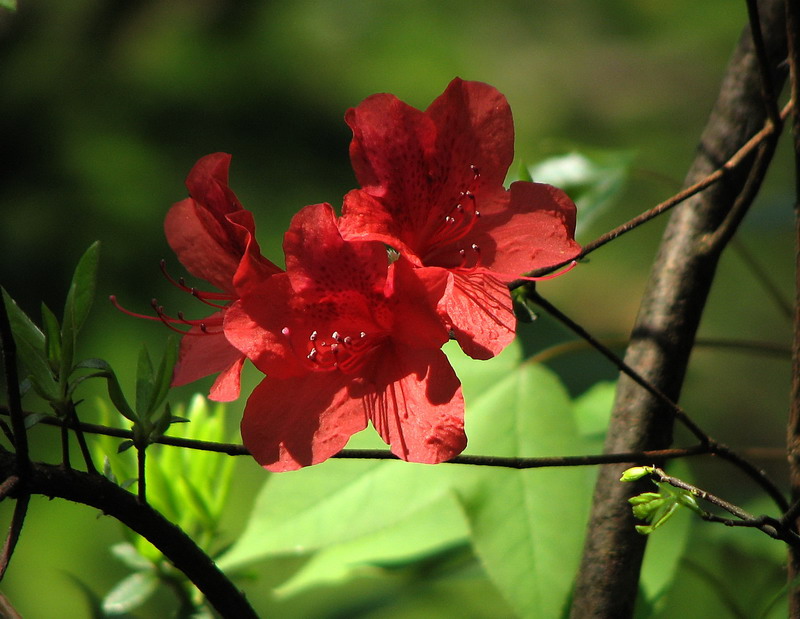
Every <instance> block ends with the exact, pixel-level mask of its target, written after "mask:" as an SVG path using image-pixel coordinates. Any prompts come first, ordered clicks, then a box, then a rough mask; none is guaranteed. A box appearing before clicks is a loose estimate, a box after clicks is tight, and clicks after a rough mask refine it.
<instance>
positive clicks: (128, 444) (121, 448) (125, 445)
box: [117, 439, 134, 454]
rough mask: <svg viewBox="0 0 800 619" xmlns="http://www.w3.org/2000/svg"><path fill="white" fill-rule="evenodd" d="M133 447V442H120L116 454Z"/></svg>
mask: <svg viewBox="0 0 800 619" xmlns="http://www.w3.org/2000/svg"><path fill="white" fill-rule="evenodd" d="M133 446H134V442H133V441H132V440H130V439H125V440H124V441H122V442H121V443H120V444H119V446H118V447H117V453H118V454H121V453H123V452H125V451H128V450H129V449H130V448H131V447H133Z"/></svg>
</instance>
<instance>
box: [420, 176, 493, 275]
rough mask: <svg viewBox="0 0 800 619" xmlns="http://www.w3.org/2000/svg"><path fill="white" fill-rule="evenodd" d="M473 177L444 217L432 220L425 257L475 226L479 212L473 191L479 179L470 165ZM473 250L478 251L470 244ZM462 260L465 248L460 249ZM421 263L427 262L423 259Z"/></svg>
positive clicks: (466, 233)
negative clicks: (432, 225) (432, 224)
mask: <svg viewBox="0 0 800 619" xmlns="http://www.w3.org/2000/svg"><path fill="white" fill-rule="evenodd" d="M470 170H471V171H472V174H473V177H472V180H471V181H470V183H469V185H468V186H467V188H466V189H464V191H461V192H460V193H459V194H458V198H457V200H456V201H455V204H454V205H453V206H451V207H450V209H449V210H448V211H447V213H446V214H445V216H444V219H441V220H439V221H438V222H434V228H433V231H432V232H431V233H430V234H429V235H428V239H427V243H426V245H427V250H428V251H427V253H426V257H430V256H432V255H433V254H436V253H437V250H438V249H440V248H441V247H443V246H445V245H450V244H452V243H455V242H457V241H459V240H461V239H463V238H464V237H465V236H467V235H468V234H469V233H470V232H471V231H472V229H473V228H474V227H475V224H476V223H477V221H478V219H480V216H481V213H480V211H479V210H478V207H477V203H476V198H475V194H474V191H475V189H476V187H477V184H478V179H480V176H481V175H480V172H479V171H478V168H477V167H475V166H474V165H470ZM471 249H472V250H473V251H476V252H477V251H479V249H478V246H477V245H475V244H472V246H471ZM459 253H460V254H461V257H462V261H463V262H466V261H467V254H468V253H469V252H467V251H466V250H463V249H462V250H460V251H459ZM423 263H426V264H427V263H428V261H427V260H423Z"/></svg>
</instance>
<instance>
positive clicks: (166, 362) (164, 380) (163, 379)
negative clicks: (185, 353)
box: [148, 336, 178, 411]
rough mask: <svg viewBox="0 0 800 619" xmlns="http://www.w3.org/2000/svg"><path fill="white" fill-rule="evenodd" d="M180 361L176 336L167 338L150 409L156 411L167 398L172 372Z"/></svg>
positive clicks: (154, 383) (155, 379)
mask: <svg viewBox="0 0 800 619" xmlns="http://www.w3.org/2000/svg"><path fill="white" fill-rule="evenodd" d="M177 362H178V342H177V340H176V339H175V338H174V337H171V336H170V337H168V338H167V344H166V347H165V348H164V354H163V356H162V357H161V363H160V364H159V365H158V372H157V373H156V375H155V377H154V378H153V391H152V397H151V399H150V403H149V405H148V406H149V408H148V410H150V411H154V410H156V409H157V408H158V407H159V406H161V403H162V402H163V401H164V400H165V399H166V397H167V394H168V393H169V388H170V386H171V385H172V372H173V370H174V369H175V364H176V363H177Z"/></svg>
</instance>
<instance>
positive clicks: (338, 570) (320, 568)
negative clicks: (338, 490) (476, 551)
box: [276, 495, 468, 596]
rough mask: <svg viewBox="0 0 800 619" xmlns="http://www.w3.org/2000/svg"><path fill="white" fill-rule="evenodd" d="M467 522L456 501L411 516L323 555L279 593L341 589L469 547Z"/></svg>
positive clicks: (446, 499)
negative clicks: (360, 578) (384, 569)
mask: <svg viewBox="0 0 800 619" xmlns="http://www.w3.org/2000/svg"><path fill="white" fill-rule="evenodd" d="M467 536H468V527H467V522H466V519H465V518H464V516H463V514H462V513H461V510H460V509H458V505H457V503H456V501H455V497H454V496H452V495H443V496H442V497H441V499H439V500H437V501H434V502H433V503H431V504H429V505H427V506H425V507H423V508H422V509H421V510H420V511H418V512H415V513H413V514H411V515H409V517H408V518H406V519H404V520H403V521H401V522H400V523H398V524H397V525H396V526H392V527H388V528H386V529H382V530H380V531H376V532H375V533H372V534H369V535H365V536H363V537H360V538H358V539H355V540H352V541H350V542H346V543H343V544H337V545H335V546H331V547H329V548H326V549H325V550H321V551H320V552H318V553H317V554H315V555H314V557H313V558H312V559H311V560H310V561H309V562H308V563H306V564H305V565H304V566H303V567H302V568H301V569H300V571H298V572H297V573H295V574H294V575H293V576H292V578H290V579H289V580H288V581H287V582H285V583H283V584H282V585H281V586H280V587H279V588H278V589H277V590H276V594H277V595H279V596H290V595H293V594H295V593H300V592H302V591H304V590H306V589H309V588H312V587H315V586H319V585H321V584H327V585H331V584H335V583H337V582H342V581H345V580H347V579H349V578H351V577H353V576H354V575H358V574H364V573H369V572H370V571H372V572H376V571H379V569H380V568H379V567H377V566H380V565H385V564H393V565H402V564H407V563H413V562H414V561H418V560H419V559H420V558H421V557H424V556H427V555H430V554H433V553H434V552H437V551H440V550H442V549H445V548H448V547H450V546H454V545H456V544H459V543H464V542H465V540H466V539H467Z"/></svg>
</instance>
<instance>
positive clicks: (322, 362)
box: [281, 327, 382, 374]
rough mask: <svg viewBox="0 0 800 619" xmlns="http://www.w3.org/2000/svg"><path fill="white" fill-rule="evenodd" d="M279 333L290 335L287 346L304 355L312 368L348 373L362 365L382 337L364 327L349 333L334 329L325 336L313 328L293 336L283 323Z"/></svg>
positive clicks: (287, 336)
mask: <svg viewBox="0 0 800 619" xmlns="http://www.w3.org/2000/svg"><path fill="white" fill-rule="evenodd" d="M281 333H282V334H283V336H284V337H286V338H289V339H290V346H291V348H292V349H293V350H294V351H295V353H296V354H297V355H298V356H301V357H305V359H306V360H307V361H308V363H310V364H311V366H312V367H313V369H315V370H323V371H329V370H341V371H342V372H345V373H348V374H349V373H353V372H356V371H357V370H359V369H360V368H362V367H363V366H364V363H365V362H366V361H367V358H368V357H369V353H370V352H371V351H373V350H375V348H377V347H378V345H379V344H380V341H381V339H382V338H381V337H380V336H377V335H370V334H367V333H365V332H364V331H359V332H358V333H352V334H344V333H340V332H339V331H334V332H333V333H331V334H330V335H327V336H326V335H323V334H321V333H320V332H319V331H316V330H315V331H312V332H311V333H310V334H309V335H308V336H307V337H305V338H295V337H293V333H292V331H291V330H290V329H289V327H284V328H283V329H281ZM298 340H299V342H298ZM298 343H299V346H298Z"/></svg>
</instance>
